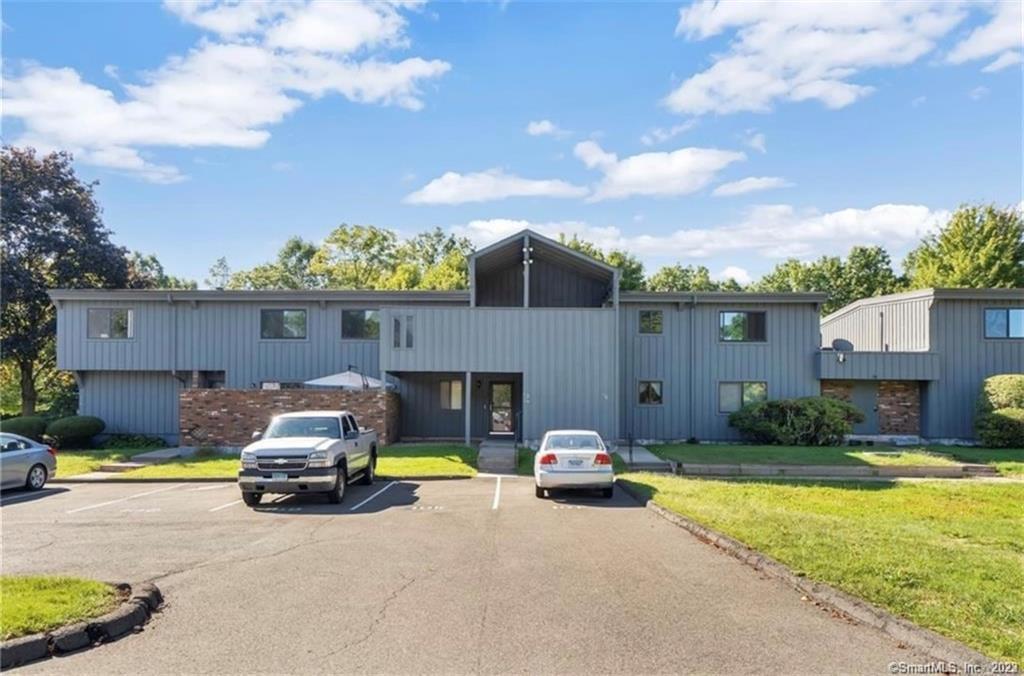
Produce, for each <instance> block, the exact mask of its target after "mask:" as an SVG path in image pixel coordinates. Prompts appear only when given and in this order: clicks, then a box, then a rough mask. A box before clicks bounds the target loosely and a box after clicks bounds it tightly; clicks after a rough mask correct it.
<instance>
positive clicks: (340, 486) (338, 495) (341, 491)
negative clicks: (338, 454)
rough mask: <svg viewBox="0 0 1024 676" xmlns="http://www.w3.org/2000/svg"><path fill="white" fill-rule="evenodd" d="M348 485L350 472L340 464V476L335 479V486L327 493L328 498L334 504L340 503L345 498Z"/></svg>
mask: <svg viewBox="0 0 1024 676" xmlns="http://www.w3.org/2000/svg"><path fill="white" fill-rule="evenodd" d="M347 485H348V472H346V471H345V466H344V465H338V478H337V479H336V480H335V481H334V488H333V489H332V490H331V492H330V493H328V494H327V500H328V502H330V503H331V504H332V505H340V504H341V501H342V500H344V499H345V487H346V486H347Z"/></svg>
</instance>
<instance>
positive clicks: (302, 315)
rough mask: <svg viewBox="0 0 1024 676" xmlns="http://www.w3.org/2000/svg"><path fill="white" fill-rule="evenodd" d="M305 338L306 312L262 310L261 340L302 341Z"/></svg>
mask: <svg viewBox="0 0 1024 676" xmlns="http://www.w3.org/2000/svg"><path fill="white" fill-rule="evenodd" d="M305 337H306V311H305V310H260V338H263V339H265V340H301V339H304V338H305Z"/></svg>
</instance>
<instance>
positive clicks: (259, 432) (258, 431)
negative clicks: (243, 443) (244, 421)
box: [252, 430, 263, 441]
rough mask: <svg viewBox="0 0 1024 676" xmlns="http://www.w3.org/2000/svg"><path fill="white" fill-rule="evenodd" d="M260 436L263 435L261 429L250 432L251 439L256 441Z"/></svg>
mask: <svg viewBox="0 0 1024 676" xmlns="http://www.w3.org/2000/svg"><path fill="white" fill-rule="evenodd" d="M262 436H263V432H262V431H261V430H256V431H255V432H253V433H252V440H253V441H256V440H257V439H259V438H260V437H262Z"/></svg>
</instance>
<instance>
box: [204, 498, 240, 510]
mask: <svg viewBox="0 0 1024 676" xmlns="http://www.w3.org/2000/svg"><path fill="white" fill-rule="evenodd" d="M240 502H241V500H232V501H231V502H229V503H228V504H226V505H221V506H220V507H214V508H213V509H211V510H209V511H211V512H219V511H220V510H222V509H227V508H228V507H234V506H235V505H237V504H238V503H240Z"/></svg>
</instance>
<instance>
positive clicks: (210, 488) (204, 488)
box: [188, 483, 237, 493]
mask: <svg viewBox="0 0 1024 676" xmlns="http://www.w3.org/2000/svg"><path fill="white" fill-rule="evenodd" d="M235 485H237V484H235V483H230V484H215V485H213V486H200V487H199V488H190V489H188V492H189V493H192V492H194V491H214V490H217V489H218V488H230V487H231V486H235Z"/></svg>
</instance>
